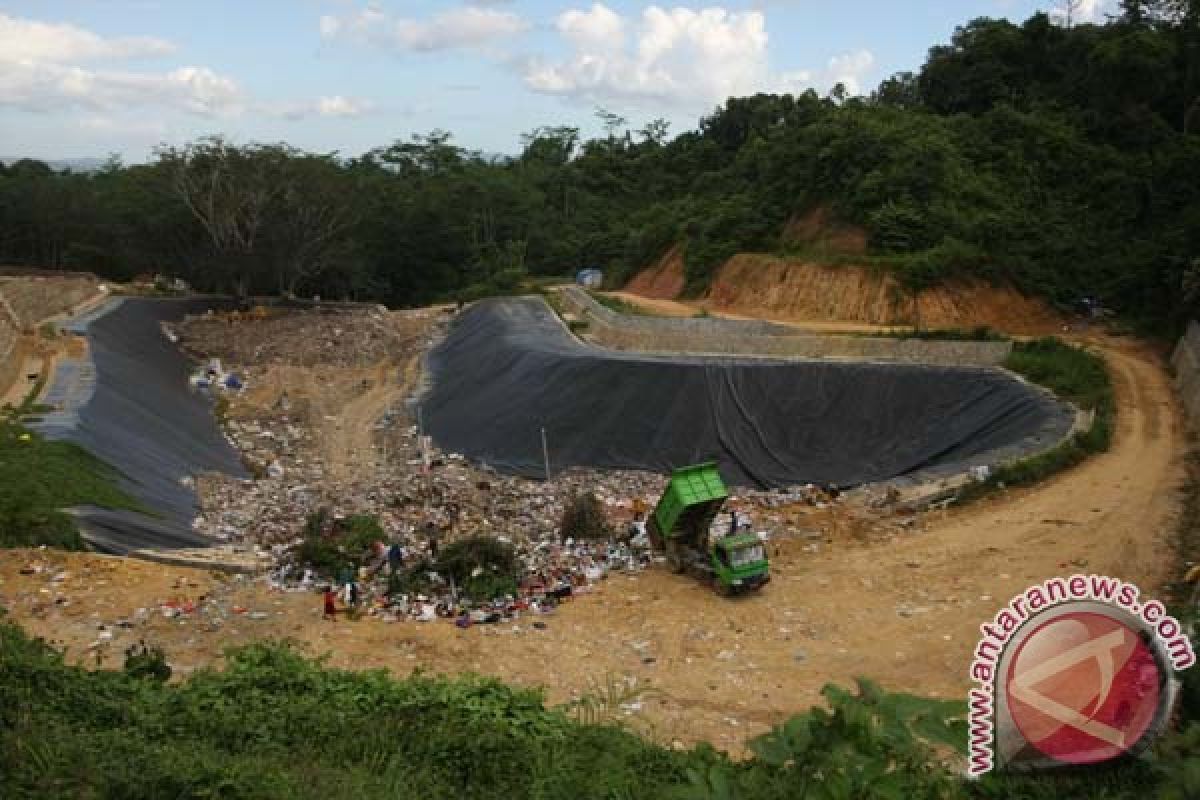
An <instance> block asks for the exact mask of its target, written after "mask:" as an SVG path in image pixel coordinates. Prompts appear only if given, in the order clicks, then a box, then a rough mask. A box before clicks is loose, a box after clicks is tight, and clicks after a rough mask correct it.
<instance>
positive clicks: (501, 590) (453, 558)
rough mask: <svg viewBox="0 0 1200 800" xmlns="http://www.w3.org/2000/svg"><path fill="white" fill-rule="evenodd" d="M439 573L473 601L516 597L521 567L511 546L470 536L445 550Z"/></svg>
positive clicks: (438, 565)
mask: <svg viewBox="0 0 1200 800" xmlns="http://www.w3.org/2000/svg"><path fill="white" fill-rule="evenodd" d="M434 566H435V569H436V571H437V573H438V574H439V575H441V576H442V577H443V578H448V579H452V580H453V581H454V584H455V585H456V586H457V587H458V588H459V589H461V590H462V592H463V593H464V594H465V595H466V596H467V597H470V598H471V599H473V600H477V601H486V600H491V599H493V598H496V597H502V596H504V595H509V594H515V593H516V590H517V579H518V578H519V577H520V576H519V574H518V573H519V570H520V564H519V562H518V560H517V552H516V550H515V549H514V548H513V546H512V545H511V544H509V543H508V542H503V541H501V540H499V539H497V538H496V537H494V536H484V535H477V536H468V537H466V538H463V539H458V540H457V541H454V542H451V543H450V544H448V545H445V546H444V547H442V549H441V551H440V552H439V553H438V557H437V561H436V562H435V564H434Z"/></svg>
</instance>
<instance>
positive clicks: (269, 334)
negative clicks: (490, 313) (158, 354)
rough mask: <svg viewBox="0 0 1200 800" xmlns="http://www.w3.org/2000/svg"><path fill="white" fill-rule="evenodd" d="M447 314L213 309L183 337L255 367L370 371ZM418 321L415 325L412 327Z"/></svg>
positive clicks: (211, 354)
mask: <svg viewBox="0 0 1200 800" xmlns="http://www.w3.org/2000/svg"><path fill="white" fill-rule="evenodd" d="M440 316H444V315H443V314H442V313H441V312H439V311H437V310H436V309H421V310H417V311H407V312H388V311H386V310H385V309H381V308H374V307H371V308H363V309H355V310H338V311H333V312H324V311H290V312H287V313H283V314H278V315H275V316H268V317H263V318H256V317H251V316H238V317H234V316H233V315H230V314H217V313H214V312H212V311H210V312H208V313H207V314H205V315H203V316H200V317H189V318H188V319H186V320H185V321H184V322H183V323H182V324H181V325H180V326H179V328H178V330H177V335H178V336H179V339H180V340H181V342H182V344H183V346H184V348H185V349H186V350H187V351H188V352H189V353H191V354H192V355H194V356H196V357H198V358H200V359H202V360H207V359H209V358H221V359H224V360H225V361H226V362H227V363H231V364H241V365H255V366H259V367H262V366H269V365H289V366H304V367H312V366H319V365H325V366H335V367H367V366H371V365H373V364H376V363H378V362H379V361H382V360H383V359H385V358H387V357H388V356H389V355H390V354H393V353H396V352H398V351H399V350H400V349H402V348H405V347H408V346H410V345H411V341H410V336H409V333H410V331H409V330H408V329H409V328H411V327H414V326H415V327H417V328H421V327H425V325H427V324H428V322H429V321H431V320H434V319H437V318H438V317H440ZM409 323H413V324H409Z"/></svg>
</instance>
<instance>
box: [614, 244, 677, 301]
mask: <svg viewBox="0 0 1200 800" xmlns="http://www.w3.org/2000/svg"><path fill="white" fill-rule="evenodd" d="M684 283H686V278H685V277H684V274H683V248H681V247H679V246H678V245H677V246H675V247H672V248H671V249H670V250H668V251H667V252H666V254H665V255H663V257H662V258H661V259H659V261H658V263H657V264H654V265H653V266H650V267H647V268H646V269H644V270H642V271H641V272H639V273H638V274H637V275H635V276H634V277H633V280H631V281H630V282H629V283H628V284H627V285H626V286H625V291H627V292H632V293H633V294H638V295H641V296H643V297H653V298H660V299H663V300H674V299H675V298H676V297H678V296H679V294H680V293H681V292H682V291H683V285H684Z"/></svg>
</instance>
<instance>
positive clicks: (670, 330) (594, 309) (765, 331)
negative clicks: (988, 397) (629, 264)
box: [560, 286, 1012, 367]
mask: <svg viewBox="0 0 1200 800" xmlns="http://www.w3.org/2000/svg"><path fill="white" fill-rule="evenodd" d="M560 296H561V298H562V301H563V305H564V306H565V308H566V310H567V311H569V312H570V313H571V314H573V315H574V316H576V317H578V318H579V319H581V320H584V321H586V322H587V323H588V329H587V334H588V335H589V338H592V339H594V340H595V341H596V342H597V343H598V344H602V345H604V346H606V347H612V348H615V349H618V350H640V351H646V352H671V353H709V354H721V355H761V356H775V357H783V358H807V359H821V358H827V359H842V360H849V361H897V362H906V363H918V364H936V365H943V366H953V365H965V366H981V367H994V366H998V365H999V364H1001V363H1003V362H1004V360H1005V359H1006V358H1007V357H1008V355H1009V353H1010V352H1012V343H1011V342H1002V341H996V342H990V341H989V342H978V341H949V340H935V339H898V338H891V337H882V336H846V335H834V334H819V333H806V332H798V331H797V330H796V329H795V328H791V327H788V326H785V325H778V324H775V323H771V322H762V321H744V320H734V319H723V318H719V317H692V318H690V319H689V318H676V317H651V316H640V315H634V314H619V313H617V312H615V311H613V310H612V309H610V308H606V307H604V306H602V305H600V304H599V303H597V302H596V301H595V300H594V299H593V298H592V297H591V296H590V295H588V293H587V292H585V291H583V290H582V289H579V288H578V287H574V286H572V287H567V288H566V289H564V290H563V291H562V292H561V295H560Z"/></svg>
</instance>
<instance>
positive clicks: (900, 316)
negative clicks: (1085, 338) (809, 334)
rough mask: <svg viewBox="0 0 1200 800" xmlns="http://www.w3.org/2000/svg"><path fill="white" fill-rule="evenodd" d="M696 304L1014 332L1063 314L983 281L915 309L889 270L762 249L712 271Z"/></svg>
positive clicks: (1031, 330) (803, 317)
mask: <svg viewBox="0 0 1200 800" xmlns="http://www.w3.org/2000/svg"><path fill="white" fill-rule="evenodd" d="M704 303H705V304H706V305H708V306H710V307H712V308H714V309H719V310H726V311H733V312H738V313H743V314H754V315H761V316H763V317H768V318H775V319H782V320H795V321H805V322H809V321H818V322H852V323H862V324H869V325H914V324H919V325H920V326H921V327H923V328H969V327H974V326H978V325H987V326H989V327H991V328H995V329H997V330H1003V331H1007V332H1009V333H1018V334H1042V333H1054V332H1059V331H1061V330H1062V329H1063V327H1064V325H1065V324H1066V323H1065V320H1064V319H1063V318H1062V317H1061V316H1060V315H1058V314H1056V313H1055V312H1054V311H1052V310H1051V309H1050V308H1049V307H1048V306H1046V304H1045V303H1043V302H1042V301H1040V300H1037V299H1035V298H1030V297H1025V296H1024V295H1022V294H1020V293H1019V292H1017V291H1016V290H1014V289H1011V288H1005V287H996V286H989V285H984V284H966V283H959V284H956V285H946V286H940V287H936V288H933V289H928V290H925V291H923V292H921V294H920V296H919V299H918V303H919V306H918V308H916V309H914V306H913V301H912V298H911V296H910V295H909V294H907V293H906V292H905V291H904V290H903V289H902V288H901V287H900V286H899V285H898V284H897V283H896V282H895V281H894V280H893V279H892V278H891V277H890V276H888V275H885V274H884V273H882V272H879V271H875V270H871V269H868V268H865V267H853V266H840V267H829V266H818V265H815V264H807V263H802V262H797V261H789V260H785V259H781V258H775V257H772V256H764V255H749V254H744V255H738V256H734V257H733V258H731V259H730V260H729V261H727V262H726V263H725V264H724V266H722V267H721V269H720V271H719V272H718V273H717V276H716V278H715V279H714V281H713V284H712V287H711V288H710V290H709V292H708V295H707V297H706V298H705V299H704Z"/></svg>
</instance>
